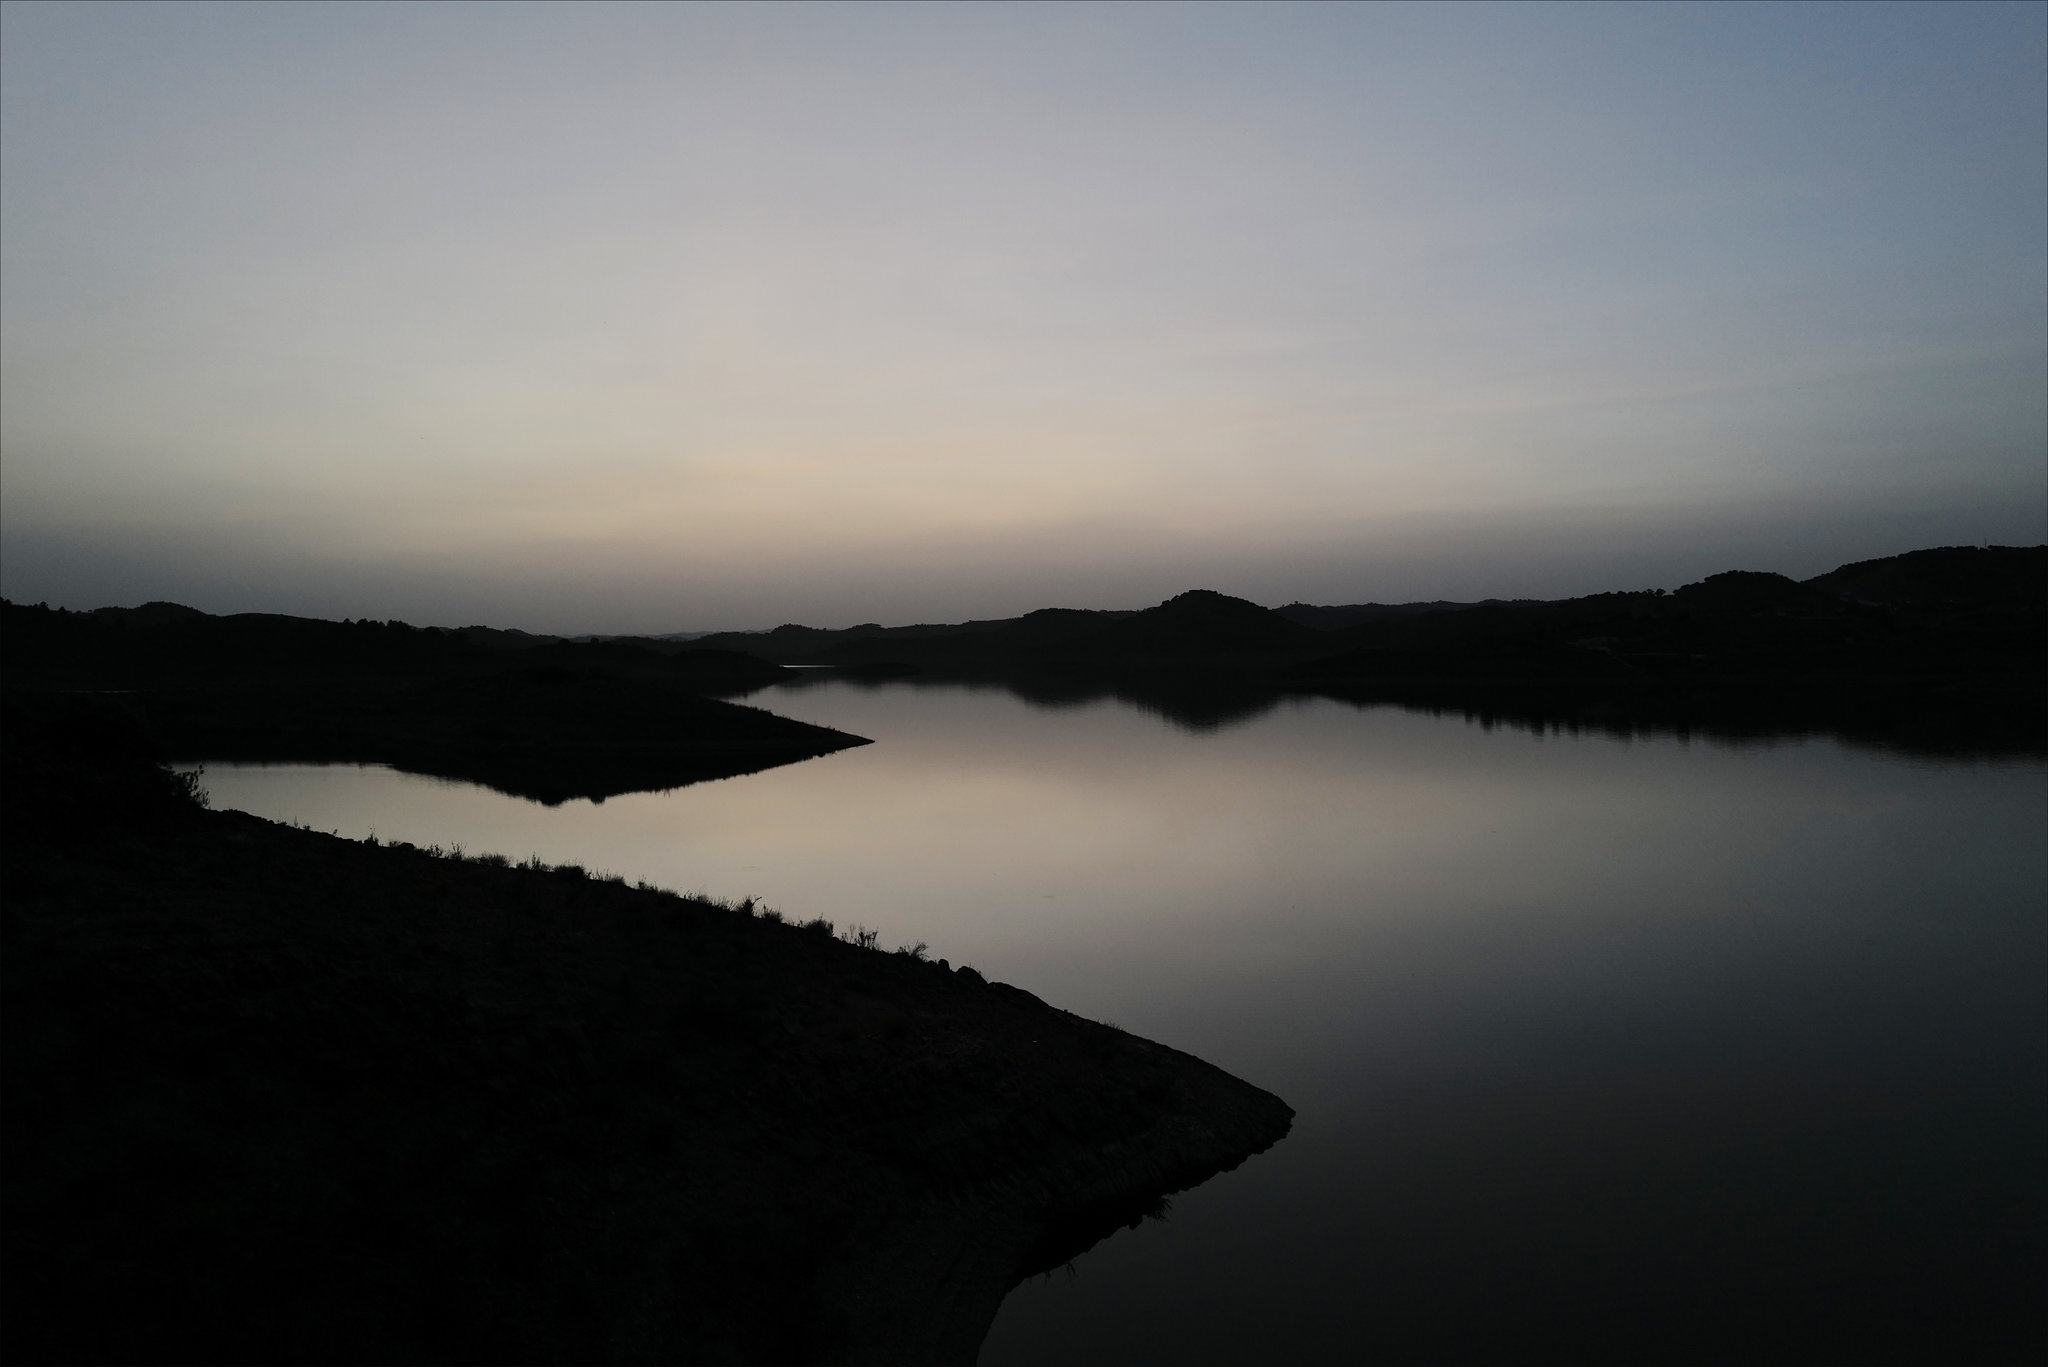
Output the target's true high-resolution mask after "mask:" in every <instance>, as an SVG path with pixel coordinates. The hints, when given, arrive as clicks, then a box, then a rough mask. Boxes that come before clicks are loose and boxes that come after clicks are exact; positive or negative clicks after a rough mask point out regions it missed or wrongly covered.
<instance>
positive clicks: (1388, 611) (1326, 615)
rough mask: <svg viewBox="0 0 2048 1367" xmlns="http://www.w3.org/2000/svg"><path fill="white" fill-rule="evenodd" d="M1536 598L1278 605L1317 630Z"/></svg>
mask: <svg viewBox="0 0 2048 1367" xmlns="http://www.w3.org/2000/svg"><path fill="white" fill-rule="evenodd" d="M1538 601H1539V600H1537V599H1534V598H1517V599H1513V600H1509V599H1505V598H1484V599H1481V600H1480V601H1479V602H1476V603H1453V602H1449V601H1447V600H1444V599H1438V600H1436V601H1433V602H1428V603H1342V604H1338V605H1336V606H1333V607H1317V606H1315V605H1314V604H1312V603H1289V604H1287V606H1285V607H1279V608H1274V609H1273V611H1275V612H1277V613H1279V614H1280V615H1281V616H1282V617H1285V618H1286V619H1287V620H1288V621H1290V622H1295V623H1298V624H1300V625H1301V626H1305V627H1314V628H1315V629H1316V630H1317V631H1341V630H1343V629H1344V628H1345V627H1355V626H1358V625H1360V624H1361V623H1364V622H1388V621H1393V620H1396V619H1397V618H1402V617H1420V616H1422V615H1423V614H1424V613H1429V612H1462V611H1464V610H1465V609H1466V608H1499V607H1523V606H1526V605H1528V604H1532V603H1535V602H1538Z"/></svg>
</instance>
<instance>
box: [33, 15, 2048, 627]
mask: <svg viewBox="0 0 2048 1367" xmlns="http://www.w3.org/2000/svg"><path fill="white" fill-rule="evenodd" d="M2044 539H2048V5H2040V4H1992V5H1969V4H1937V5H1916V4H1884V5H1868V6H1866V5H1858V4H1832V5H1789V6H1777V5H1704V6H1700V5H1685V4H1671V5H1641V6H1621V5H1604V4H1602V5H1587V6H1581V5H1564V6H1546V5H1535V4H1512V5H1507V6H1492V5H1479V4H1473V5H1456V6H1453V5H1423V6H1406V5H1393V4H1385V5H1356V6H1352V5H1308V6H1290V5H1281V4H1260V5H1256V6H1237V5H1172V6H1168V5H1144V6H1129V7H1126V6H1115V5H1109V6H1089V5H1045V6H1031V5H1025V6H1009V5H995V4H990V5H971V6H945V5H928V4H918V5H908V6H897V5H851V4H849V5H801V4H787V5H784V4H778V5H762V6H747V5H741V6H722V5H690V6H679V7H668V6H655V5H629V6H606V5H600V4H592V3H581V4H575V5H570V6H552V5H543V4H536V5H515V6H494V5H488V4H478V5H470V4H465V5H432V4H407V5H378V4H369V3H352V4H344V5H320V4H293V5H283V6H267V5H261V4H232V5H178V4H161V3H152V4H145V5H140V6H130V5H92V4H81V3H72V4H59V5H45V4H26V3H8V4H6V5H5V6H4V7H0V592H4V593H5V595H6V596H7V597H9V598H11V599H13V600H15V601H17V602H36V601H48V602H49V603H51V604H52V605H53V606H55V605H59V604H61V605H64V606H68V607H72V608H85V607H95V606H100V605H104V604H131V603H138V602H142V601H146V600H151V599H170V600H173V601H179V602H185V603H189V604H191V605H193V606H195V607H200V608H203V609H205V610H207V611H212V612H233V611H279V612H295V613H304V614H308V615H314V616H324V617H335V618H339V617H363V616H368V617H375V618H401V619H405V620H410V621H415V622H422V623H437V624H441V625H463V624H468V623H472V622H481V623H488V624H492V625H499V626H511V627H522V628H525V629H528V630H542V631H604V632H612V631H679V630H712V629H724V628H752V627H766V626H772V625H775V624H776V623H779V622H784V621H800V622H806V623H811V624H815V625H827V626H832V625H846V624H849V623H853V622H859V621H883V622H908V621H920V620H923V621H952V620H961V619H964V618H971V617H996V616H1005V615H1010V614H1014V613H1018V612H1022V611H1027V610H1029V609H1032V608H1036V607H1044V606H1054V605H1058V606H1070V607H1141V606H1145V605H1147V604H1149V603H1152V602H1156V601H1158V600H1160V599H1162V598H1165V597H1167V596H1169V595H1171V594H1173V593H1176V592H1179V591H1181V590H1183V589H1187V588H1193V587H1205V588H1214V589H1219V590H1222V591H1224V592H1227V593H1234V594H1238V595H1241V596H1243V597H1247V598H1251V599H1253V600H1255V601H1258V602H1263V603H1268V604H1279V603H1284V602H1288V601H1291V600H1297V599H1298V600H1303V601H1308V602H1321V603H1346V602H1365V601H1383V602H1385V601H1407V600H1415V599H1437V598H1454V599H1455V598H1477V597H1485V596H1535V597H1555V596H1564V595H1568V594H1575V593H1585V592H1595V591H1601V590H1607V589H1632V588H1654V587H1665V588H1671V587H1676V586H1678V585H1679V584H1682V583H1686V582H1689V581H1691V580H1695V579H1698V578H1700V577H1702V576H1704V575H1706V574H1709V573H1713V572H1716V571H1719V570H1724V569H1734V568H1742V569H1763V570H1776V571H1779V572H1781V573H1787V574H1792V575H1795V576H1798V577H1805V576H1810V575H1813V574H1818V573H1821V572H1823V571H1825V570H1828V569H1831V568H1833V567H1834V566H1835V565H1837V564H1840V563H1843V562H1846V561H1850V560H1857V559H1866V558H1870V557H1874V556H1881V555H1891V554H1896V553H1898V552H1901V551H1906V550H1912V549H1917V548H1920V547H1923V546H1934V545H1951V544H1987V543H1989V544H2034V543H2039V542H2041V541H2042V540H2044Z"/></svg>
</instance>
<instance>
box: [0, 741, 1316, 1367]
mask: <svg viewBox="0 0 2048 1367" xmlns="http://www.w3.org/2000/svg"><path fill="white" fill-rule="evenodd" d="M10 720H18V718H11V719H10ZM18 731H19V727H11V728H10V733H11V737H10V738H11V739H15V740H18V739H19V736H18ZM17 748H18V747H17ZM17 758H18V756H17ZM10 769H11V771H12V772H11V773H10V775H9V778H10V782H9V784H8V794H7V796H8V798H9V802H8V807H9V812H8V822H7V832H6V860H5V865H4V874H5V888H4V891H5V944H6V953H5V958H4V971H5V991H4V997H0V1004H4V1010H5V1038H6V1069H5V1102H4V1110H0V1117H4V1123H5V1147H6V1153H7V1164H6V1169H5V1200H4V1205H5V1215H4V1230H5V1233H4V1246H0V1247H4V1269H5V1300H6V1304H7V1308H8V1313H7V1315H6V1317H5V1320H4V1322H0V1323H4V1327H0V1333H4V1336H5V1339H4V1349H0V1351H4V1356H5V1358H6V1359H7V1360H9V1361H40V1360H49V1361H57V1360H62V1361H92V1360H115V1359H125V1360H152V1361H201V1360H207V1361H255V1360H280V1361H285V1360H288V1361H317V1360H356V1361H396V1360H416V1361H485V1360H491V1361H567V1360H580V1361H654V1360H661V1361H712V1362H733V1361H763V1362H795V1361H821V1362H832V1361H839V1362H862V1361H871V1362H965V1361H971V1360H972V1359H973V1356H974V1354H975V1351H976V1349H977V1347H978V1345H979V1343H980V1340H981V1338H982V1336H983V1335H984V1334H985V1333H986V1330H987V1327H988V1325H989V1323H990V1322H991V1320H992V1319H993V1317H994V1315H995V1312H996V1310H997V1308H998V1306H999V1305H1000V1303H1001V1300H1002V1297H1003V1295H1004V1294H1005V1293H1006V1292H1007V1291H1008V1289H1009V1288H1010V1287H1011V1286H1012V1285H1014V1284H1015V1283H1016V1282H1017V1281H1019V1280H1021V1279H1022V1278H1023V1277H1025V1276H1027V1275H1030V1274H1032V1273H1035V1272H1038V1271H1041V1270H1044V1268H1046V1267H1048V1266H1057V1265H1058V1264H1059V1263H1060V1262H1062V1261H1065V1260H1066V1259H1068V1258H1071V1257H1072V1256H1074V1255H1075V1254H1077V1253H1078V1252H1079V1251H1081V1250H1082V1249H1084V1248H1085V1247H1087V1246H1088V1245H1089V1244H1090V1243H1092V1242H1094V1241H1095V1240H1096V1239H1098V1238H1100V1237H1102V1236H1103V1235H1105V1234H1107V1233H1109V1232H1110V1231H1112V1230H1113V1229H1115V1228H1117V1227H1119V1226H1120V1225H1122V1224H1124V1223H1128V1222H1132V1221H1135V1220H1136V1219H1137V1218H1140V1217H1141V1216H1142V1214H1143V1213H1144V1212H1145V1211H1147V1210H1151V1209H1155V1208H1156V1207H1157V1204H1158V1202H1159V1200H1160V1198H1161V1197H1163V1196H1164V1195H1166V1194H1167V1193H1170V1192H1172V1191H1175V1190H1180V1189H1184V1188H1187V1187H1190V1186H1193V1185H1195V1184H1197V1183H1199V1182H1201V1181H1204V1180H1206V1179H1207V1178H1208V1177H1210V1176H1212V1175H1214V1174H1215V1173H1216V1172H1219V1171H1223V1170H1226V1169H1228V1168H1231V1167H1234V1166H1236V1165H1237V1164H1238V1163H1239V1162H1241V1161H1243V1160H1244V1159H1245V1158H1246V1157H1247V1156H1249V1155H1251V1154H1253V1153H1256V1152H1258V1151H1260V1150H1263V1149H1265V1148H1267V1147H1269V1146H1270V1145H1272V1144H1273V1143H1275V1142H1277V1141H1278V1140H1279V1139H1280V1138H1281V1137H1282V1136H1283V1135H1285V1133H1286V1132H1287V1129H1288V1127H1289V1125H1290V1123H1291V1118H1292V1112H1291V1111H1290V1110H1289V1109H1288V1108H1287V1107H1286V1106H1285V1105H1284V1104H1283V1103H1282V1102H1280V1101H1279V1100H1278V1099H1277V1098H1275V1097H1273V1096H1271V1095H1269V1094H1267V1093H1265V1092H1262V1091H1260V1090H1258V1089H1257V1088H1255V1087H1252V1086H1249V1085H1247V1084H1245V1083H1243V1082H1240V1081H1238V1080H1236V1079H1234V1078H1231V1077H1229V1076H1228V1075H1226V1074H1224V1073H1222V1072H1220V1071H1218V1070H1217V1069H1214V1068H1212V1067H1210V1066H1208V1065H1206V1064H1203V1063H1201V1062H1200V1061H1199V1060H1196V1059H1193V1058H1190V1057H1188V1056H1187V1055H1184V1054H1180V1053H1178V1052H1176V1051H1174V1050H1171V1049H1167V1048H1164V1047H1162V1046H1159V1045H1156V1044H1151V1043H1148V1042H1146V1041H1143V1040H1139V1039H1136V1038H1134V1037H1132V1036H1130V1035H1126V1034H1124V1033H1122V1032H1120V1031H1117V1030H1114V1029H1112V1028H1110V1027H1107V1026H1103V1025H1098V1024H1095V1023H1093V1022H1089V1021H1085V1020H1082V1019H1080V1018H1078V1017H1075V1016H1072V1015H1070V1014H1068V1013H1066V1012H1062V1011H1058V1010H1056V1009H1054V1008H1052V1007H1049V1006H1047V1005H1046V1004H1044V1003H1043V1002H1040V1001H1039V1000H1038V999H1037V998H1035V997H1032V996H1031V995H1030V994H1029V993H1026V992H1023V991H1020V990H1018V989H1016V988H1012V987H1007V986H1004V985H1002V984H996V983H987V982H984V981H983V980H982V979H981V978H980V976H979V975H977V974H974V973H972V972H971V971H967V970H950V969H948V968H946V967H944V966H942V965H941V964H939V963H936V962H928V961H924V960H921V959H919V958H914V957H912V956H911V955H908V954H892V953H885V952H878V951H877V950H874V949H865V948H860V947H856V946H855V945H853V944H850V943H847V942H845V941H844V940H842V939H840V938H836V937H835V936H834V935H833V933H832V931H831V929H830V928H829V927H826V926H823V925H822V924H818V925H813V926H810V927H799V926H795V925H784V924H780V923H777V922H774V921H771V920H768V919H764V918H762V917H759V916H756V915H750V914H747V913H746V912H745V911H743V910H738V909H733V908H728V907H720V906H717V905H713V904H709V903H704V902H697V901H691V900H689V899H685V898H681V897H677V896H675V895H673V894H669V893H665V892H661V891H658V890H654V889H647V888H635V887H628V886H626V885H624V884H623V883H619V882H610V881H601V880H598V879H594V878H591V877H589V876H588V875H587V874H585V873H584V872H583V871H581V870H571V869H558V870H542V869H522V868H514V867H505V866H502V865H500V864H497V863H494V862H479V861H476V860H458V859H452V858H447V857H435V856H434V855H432V854H430V853H428V852H422V851H418V850H414V849H412V848H411V847H409V846H385V847H378V846H373V845H370V844H367V843H356V842H352V841H346V840H341V839H338V838H335V837H332V836H328V835H323V834H320V833H317V832H312V831H306V830H295V829H292V828H289V827H285V826H280V825H276V824H274V823H270V822H265V821H260V820H258V819H256V818H253V817H248V816H244V815H242V814H240V813H233V812H206V811H201V810H198V809H196V808H194V807H192V806H191V805H190V804H189V803H186V802H183V801H180V800H178V799H177V797H176V794H175V793H174V792H171V791H170V789H169V788H161V789H160V790H159V791H153V792H150V793H141V792H138V791H137V790H136V786H135V783H134V781H133V780H135V779H136V777H137V775H136V774H135V773H134V772H132V771H131V772H129V773H128V774H126V775H125V776H116V779H115V780H114V781H111V782H110V783H103V784H101V785H100V786H99V787H97V788H94V787H93V786H92V782H91V781H90V780H89V776H88V781H84V782H83V783H82V789H83V790H82V791H75V792H72V793H70V794H68V795H67V794H65V793H62V792H55V793H51V792H44V793H39V794H30V793H26V792H24V791H23V787H24V780H27V782H28V783H29V784H31V785H35V786H41V787H47V786H48V785H49V784H50V782H51V772H52V771H51V770H50V768H49V766H47V765H44V766H42V767H41V768H40V769H37V767H36V766H33V765H30V766H23V765H20V764H14V765H10ZM68 772H69V773H70V775H71V777H72V778H77V776H78V774H79V773H80V772H81V770H80V769H79V768H78V767H77V766H73V767H72V768H71V769H70V770H69V771H68ZM150 772H151V773H160V771H155V770H153V769H152V770H151V771H150ZM64 782H65V779H64V778H63V776H62V775H61V774H60V775H59V777H58V780H57V786H58V787H60V788H61V787H62V786H63V783H64ZM73 787H74V788H80V787H81V784H78V783H74V784H73ZM124 793H125V794H126V796H125V797H122V796H121V795H122V794H124ZM110 794H112V795H113V799H112V800H111V802H110V798H109V795H110ZM36 796H41V797H45V798H48V799H49V801H47V802H45V803H44V804H43V805H42V806H41V807H40V808H37V807H30V808H27V809H26V810H25V809H24V804H23V803H22V801H21V799H23V798H33V797H36ZM123 803H125V806H124V805H123ZM81 811H99V812H101V813H102V814H103V815H105V816H107V817H108V818H109V819H108V820H107V821H105V822H104V824H103V825H101V826H99V827H98V828H81V827H80V826H79V825H78V824H77V822H76V821H75V820H74V819H73V818H75V817H76V816H77V814H78V813H79V812H81Z"/></svg>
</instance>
